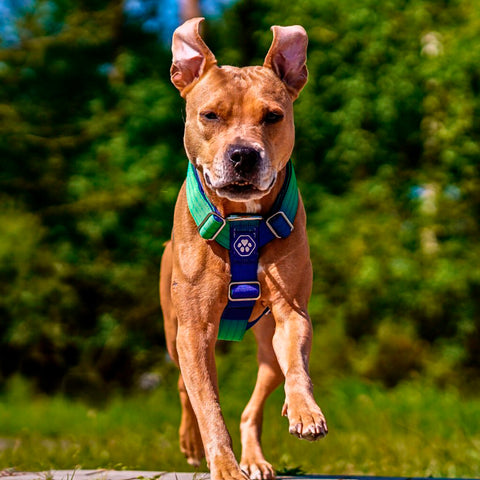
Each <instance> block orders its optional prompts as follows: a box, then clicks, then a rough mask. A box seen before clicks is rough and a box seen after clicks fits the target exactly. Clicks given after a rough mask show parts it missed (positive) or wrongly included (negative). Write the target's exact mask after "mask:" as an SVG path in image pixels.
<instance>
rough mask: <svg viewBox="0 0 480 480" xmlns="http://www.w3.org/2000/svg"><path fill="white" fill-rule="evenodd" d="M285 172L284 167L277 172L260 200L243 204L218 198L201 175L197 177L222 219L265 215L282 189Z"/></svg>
mask: <svg viewBox="0 0 480 480" xmlns="http://www.w3.org/2000/svg"><path fill="white" fill-rule="evenodd" d="M286 172H287V167H286V166H285V167H284V168H283V169H282V170H281V171H280V172H278V175H277V179H276V181H275V184H274V185H273V187H272V189H271V190H270V191H269V192H268V193H267V194H266V195H265V196H263V197H262V198H259V199H258V200H247V201H243V202H234V201H232V200H229V199H227V198H225V197H220V196H219V195H217V193H216V192H215V190H213V189H211V188H210V187H208V186H207V184H206V182H205V179H204V178H203V175H198V178H199V180H200V182H201V183H202V187H203V190H204V192H205V194H206V195H207V197H208V199H209V200H210V202H211V203H212V204H213V205H215V207H216V208H217V210H218V212H219V213H220V215H222V217H223V218H226V217H227V216H228V215H233V214H237V213H251V214H255V215H262V216H265V215H267V214H268V213H269V212H270V211H271V209H272V207H273V204H274V203H275V200H276V199H277V197H278V195H279V194H280V191H281V189H282V186H283V183H284V181H285V176H286Z"/></svg>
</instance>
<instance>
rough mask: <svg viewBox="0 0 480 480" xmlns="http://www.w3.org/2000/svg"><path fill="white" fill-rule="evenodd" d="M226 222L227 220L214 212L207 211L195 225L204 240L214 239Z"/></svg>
mask: <svg viewBox="0 0 480 480" xmlns="http://www.w3.org/2000/svg"><path fill="white" fill-rule="evenodd" d="M218 219H220V221H218ZM226 224H227V221H226V220H225V219H224V218H223V217H222V216H221V215H219V214H218V213H215V212H208V213H207V215H206V216H205V218H204V219H203V220H202V221H201V222H200V223H199V225H198V226H197V230H198V233H199V234H200V236H201V237H202V238H204V239H205V240H215V239H216V238H217V237H218V235H219V234H220V232H221V231H222V230H223V228H224V227H225V225H226ZM204 227H205V228H204Z"/></svg>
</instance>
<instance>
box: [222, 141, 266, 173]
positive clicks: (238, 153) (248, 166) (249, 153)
mask: <svg viewBox="0 0 480 480" xmlns="http://www.w3.org/2000/svg"><path fill="white" fill-rule="evenodd" d="M228 155H229V158H230V160H231V162H232V163H233V165H234V167H235V170H237V171H238V172H241V173H249V172H251V171H252V170H253V167H254V166H255V165H256V164H257V162H258V161H259V160H260V152H259V151H258V150H255V148H252V147H244V146H240V145H234V146H232V147H231V148H230V149H229V151H228Z"/></svg>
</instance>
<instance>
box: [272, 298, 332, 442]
mask: <svg viewBox="0 0 480 480" xmlns="http://www.w3.org/2000/svg"><path fill="white" fill-rule="evenodd" d="M272 313H273V314H274V317H275V322H276V329H275V334H274V337H273V348H274V350H275V354H276V356H277V359H278V362H279V364H280V368H281V369H282V371H283V374H284V375H285V405H284V407H283V412H282V413H283V415H285V416H287V417H288V420H289V431H290V433H291V434H293V435H295V436H297V437H299V438H304V439H306V440H316V439H318V438H322V437H324V436H325V435H326V434H327V432H328V429H327V423H326V421H325V417H324V416H323V413H322V411H321V410H320V407H319V406H318V405H317V403H316V402H315V399H314V398H313V387H312V382H311V380H310V376H309V374H308V362H309V357H310V349H311V338H312V325H311V322H310V318H309V316H308V314H307V313H306V309H302V308H299V307H298V306H295V305H290V304H289V303H288V302H287V301H286V300H283V301H280V302H278V303H277V304H275V305H273V306H272Z"/></svg>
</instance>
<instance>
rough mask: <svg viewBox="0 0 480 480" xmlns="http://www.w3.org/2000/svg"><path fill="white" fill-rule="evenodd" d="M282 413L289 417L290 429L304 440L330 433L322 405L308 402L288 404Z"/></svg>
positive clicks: (311, 439) (290, 431)
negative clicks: (321, 408)
mask: <svg viewBox="0 0 480 480" xmlns="http://www.w3.org/2000/svg"><path fill="white" fill-rule="evenodd" d="M282 415H283V416H285V417H288V422H289V428H288V431H289V433H291V434H292V435H295V436H296V437H298V438H302V439H304V440H309V441H314V440H319V439H320V438H323V437H325V436H326V435H327V433H328V427H327V421H326V420H325V417H324V415H323V413H322V411H321V410H320V407H319V406H318V405H317V404H316V403H313V404H312V405H308V404H307V402H304V401H303V402H301V403H298V402H297V404H292V403H290V404H287V403H285V405H284V406H283V410H282Z"/></svg>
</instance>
